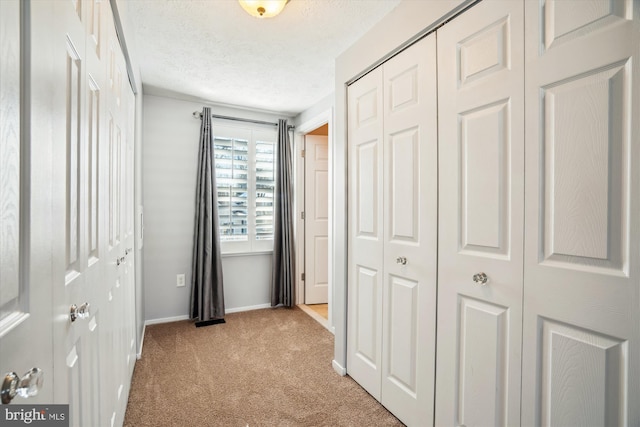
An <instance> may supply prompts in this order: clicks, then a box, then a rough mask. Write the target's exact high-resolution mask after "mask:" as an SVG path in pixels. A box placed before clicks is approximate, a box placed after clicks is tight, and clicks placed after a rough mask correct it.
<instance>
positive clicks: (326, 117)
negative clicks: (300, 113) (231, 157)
mask: <svg viewBox="0 0 640 427" xmlns="http://www.w3.org/2000/svg"><path fill="white" fill-rule="evenodd" d="M325 124H328V125H329V130H328V135H327V145H328V147H329V173H328V175H329V187H328V190H329V193H328V197H329V224H328V230H329V259H328V270H329V271H328V272H327V275H328V278H329V289H328V292H329V296H328V303H329V310H328V311H329V319H328V325H329V330H330V331H332V332H334V333H335V327H334V325H333V313H332V312H333V309H332V308H333V294H334V292H333V283H332V281H333V280H332V279H333V258H332V254H333V236H332V233H331V231H332V229H333V182H334V179H333V156H334V151H335V148H334V147H333V141H334V138H333V108H329V109H327V110H324V111H322V112H320V113H318V114H317V115H315V116H313V117H312V118H310V119H309V120H307V121H305V122H303V123H301V124H299V125H297V126H296V129H295V134H294V153H295V157H296V160H295V162H294V163H295V169H296V171H295V177H296V181H295V182H296V185H295V212H296V220H295V225H294V227H295V230H296V247H297V248H298V250H297V251H296V272H297V273H296V304H304V282H303V281H302V273H303V272H304V271H305V270H304V254H305V252H304V237H305V235H304V220H302V212H303V211H304V195H305V194H304V189H305V182H304V158H303V157H302V150H304V145H305V135H306V134H307V133H309V132H311V131H313V130H315V129H317V128H319V127H320V126H322V125H325Z"/></svg>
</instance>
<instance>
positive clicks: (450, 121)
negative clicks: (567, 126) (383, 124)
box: [435, 0, 524, 427]
mask: <svg viewBox="0 0 640 427" xmlns="http://www.w3.org/2000/svg"><path fill="white" fill-rule="evenodd" d="M523 8H524V7H523V2H522V1H513V0H509V1H484V2H481V3H479V4H478V5H476V6H473V7H472V8H471V9H469V10H468V11H466V12H465V13H464V14H462V15H460V16H459V17H457V18H455V19H454V20H452V21H451V22H450V23H448V24H446V25H445V26H443V27H442V28H441V29H439V30H438V117H439V125H438V126H439V140H438V146H439V160H440V163H439V171H440V172H439V180H440V183H439V209H440V215H439V246H438V248H439V249H438V251H439V253H438V340H437V347H438V355H437V364H436V366H437V371H436V418H435V419H436V425H438V426H460V425H464V426H467V427H471V426H507V425H508V426H516V425H519V424H520V373H521V371H520V367H521V364H520V361H521V345H522V342H521V338H522V289H523V231H522V230H523V222H524V221H523V209H524V195H523V190H524V122H523V120H524V99H523V96H524V62H523V59H524V58H523V57H524V53H523V46H524V41H523V33H524V31H523V30H524V28H523V26H524V17H523Z"/></svg>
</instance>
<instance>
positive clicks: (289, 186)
mask: <svg viewBox="0 0 640 427" xmlns="http://www.w3.org/2000/svg"><path fill="white" fill-rule="evenodd" d="M292 151H293V149H292V147H291V144H290V142H289V130H288V127H287V121H286V120H284V119H280V120H278V147H277V157H278V158H277V159H276V165H277V166H276V169H277V175H276V187H275V194H274V203H275V209H274V221H275V224H274V225H275V226H274V232H273V269H272V273H271V306H272V307H275V306H277V305H280V304H282V305H284V306H285V307H293V306H294V305H295V299H294V295H293V290H294V284H295V277H296V275H295V263H294V262H295V259H296V257H295V250H294V247H293V243H294V239H293V222H294V218H293V215H294V213H293V167H292V162H293V155H292Z"/></svg>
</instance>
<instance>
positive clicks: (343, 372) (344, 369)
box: [331, 359, 347, 377]
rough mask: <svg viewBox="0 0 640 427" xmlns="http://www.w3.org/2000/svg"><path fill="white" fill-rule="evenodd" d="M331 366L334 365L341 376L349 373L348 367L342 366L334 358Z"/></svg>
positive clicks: (334, 368)
mask: <svg viewBox="0 0 640 427" xmlns="http://www.w3.org/2000/svg"><path fill="white" fill-rule="evenodd" d="M331 366H333V370H334V371H336V372H337V373H338V374H339V375H340V376H341V377H344V376H345V375H347V369H346V368H343V367H342V366H340V364H339V363H338V362H336V361H335V359H334V360H332V361H331Z"/></svg>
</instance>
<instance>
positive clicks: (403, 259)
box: [396, 256, 407, 265]
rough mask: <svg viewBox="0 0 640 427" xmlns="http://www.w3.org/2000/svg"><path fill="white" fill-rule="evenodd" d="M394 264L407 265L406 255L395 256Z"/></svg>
mask: <svg viewBox="0 0 640 427" xmlns="http://www.w3.org/2000/svg"><path fill="white" fill-rule="evenodd" d="M396 264H402V265H407V257H405V256H399V257H398V258H396Z"/></svg>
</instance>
